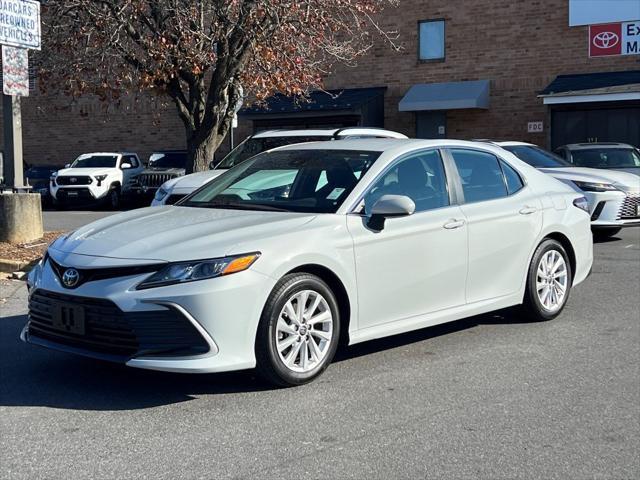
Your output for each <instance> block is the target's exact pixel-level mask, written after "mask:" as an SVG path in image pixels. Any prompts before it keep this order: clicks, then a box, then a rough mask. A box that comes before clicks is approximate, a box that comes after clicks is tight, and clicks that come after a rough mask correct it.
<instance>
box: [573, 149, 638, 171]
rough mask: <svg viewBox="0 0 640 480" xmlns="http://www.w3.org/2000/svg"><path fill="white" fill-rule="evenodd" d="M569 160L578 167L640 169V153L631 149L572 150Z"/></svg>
mask: <svg viewBox="0 0 640 480" xmlns="http://www.w3.org/2000/svg"><path fill="white" fill-rule="evenodd" d="M571 158H572V160H573V163H574V165H576V166H578V167H592V168H633V167H640V153H638V151H637V150H634V149H631V148H601V149H596V148H593V149H585V150H573V151H572V152H571Z"/></svg>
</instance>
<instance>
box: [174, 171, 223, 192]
mask: <svg viewBox="0 0 640 480" xmlns="http://www.w3.org/2000/svg"><path fill="white" fill-rule="evenodd" d="M224 172H226V170H207V171H206V172H197V173H192V174H190V175H185V176H184V177H179V178H176V179H173V180H169V181H168V182H166V183H165V184H164V185H163V187H164V188H170V189H177V188H179V189H185V190H189V191H193V190H195V189H196V188H200V187H201V186H202V185H204V184H205V183H207V182H208V181H209V180H213V179H214V178H216V177H219V176H220V175H222V174H223V173H224Z"/></svg>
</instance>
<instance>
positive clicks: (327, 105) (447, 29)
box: [0, 0, 640, 164]
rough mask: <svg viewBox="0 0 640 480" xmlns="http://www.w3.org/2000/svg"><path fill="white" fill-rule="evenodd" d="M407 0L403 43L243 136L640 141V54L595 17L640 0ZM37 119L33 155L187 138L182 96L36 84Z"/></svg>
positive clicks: (27, 124) (260, 116)
mask: <svg viewBox="0 0 640 480" xmlns="http://www.w3.org/2000/svg"><path fill="white" fill-rule="evenodd" d="M400 3H401V6H400V7H399V8H397V9H390V10H387V11H386V12H385V15H384V17H383V20H382V24H383V26H384V27H385V28H386V29H388V30H396V31H397V32H398V35H399V36H398V38H397V40H396V41H395V42H396V44H398V45H400V46H401V47H402V50H401V51H399V52H396V51H393V50H392V49H391V48H390V47H389V45H388V44H387V43H385V41H383V40H382V39H379V40H377V41H376V44H375V45H374V47H373V48H372V50H371V51H370V52H369V54H368V55H367V56H366V57H364V58H362V59H361V60H360V61H359V63H358V65H357V66H356V67H344V66H342V67H338V68H337V69H336V71H335V72H334V73H333V74H332V75H331V76H330V77H329V78H327V79H326V87H327V89H333V90H335V92H334V93H335V95H333V96H328V95H326V94H323V93H315V94H314V95H313V96H312V100H313V101H312V102H311V103H307V104H304V103H303V104H298V103H296V102H291V101H290V100H287V99H282V98H274V99H272V100H271V102H270V104H271V108H270V109H268V110H257V109H255V108H247V109H245V110H243V111H242V112H241V115H240V122H239V123H240V124H239V128H237V129H236V130H235V132H234V133H235V135H234V136H235V140H236V143H237V141H238V140H242V139H243V138H244V137H246V136H247V135H248V134H250V133H252V132H253V131H256V130H261V129H265V128H278V127H279V128H284V127H286V128H292V127H297V128H305V127H309V126H348V125H367V126H384V127H385V128H390V129H393V130H398V131H401V132H403V133H406V134H407V135H409V136H412V137H414V136H418V137H422V138H434V137H450V138H465V139H469V138H494V139H517V140H524V141H529V142H533V143H537V144H540V145H544V146H546V147H555V146H557V145H558V144H560V143H565V142H568V141H596V140H598V141H607V140H612V141H627V142H631V143H635V144H640V55H637V54H629V55H605V56H598V57H590V55H589V47H588V45H589V43H590V40H592V39H591V37H590V36H589V27H588V26H587V25H585V24H584V23H605V22H614V21H615V22H618V25H619V22H620V21H627V20H640V2H638V1H637V0H613V1H610V2H609V5H611V4H618V6H621V9H622V10H623V11H624V12H623V16H622V17H620V18H617V17H615V15H616V14H617V10H616V9H615V8H611V9H606V10H605V9H603V8H602V3H603V2H598V1H595V2H594V1H590V2H584V1H582V0H532V1H527V2H520V1H518V2H514V1H511V0H456V1H451V0H401V2H400ZM594 3H595V4H600V5H599V6H596V7H593V4H594ZM589 4H591V5H592V6H591V7H589V8H590V9H591V10H589V11H587V10H588V9H587V5H589ZM636 5H637V7H636ZM570 6H571V9H570ZM594 8H595V10H594ZM636 9H637V12H636ZM636 13H637V16H636ZM611 15H614V16H613V17H611ZM583 17H584V18H587V20H583V21H582V22H581V21H580V18H583ZM600 17H601V18H602V20H600ZM634 17H635V18H634ZM576 18H577V19H578V20H575V19H576ZM570 23H571V24H573V25H575V26H570ZM637 25H638V28H639V29H640V21H639V22H637ZM629 31H630V32H631V30H629ZM634 31H635V30H634ZM639 31H640V30H639ZM637 38H638V39H639V43H640V34H638V37H637ZM634 48H635V47H634ZM592 53H593V52H592ZM605 53H607V52H605ZM631 53H634V52H633V51H632V52H631ZM639 53H640V52H639ZM558 77H559V78H558ZM340 92H344V93H342V94H340ZM541 94H542V95H541ZM23 123H24V126H23V129H24V145H25V161H27V162H28V163H57V164H63V163H66V162H68V161H70V160H71V159H73V158H74V157H75V156H76V155H77V154H79V153H81V152H86V151H93V150H112V149H128V150H133V151H137V152H138V153H139V154H141V155H142V156H145V157H146V156H147V155H148V154H149V153H150V152H151V151H152V150H154V149H169V148H181V147H183V146H184V131H183V127H182V124H181V122H180V121H179V119H178V118H177V115H176V114H175V112H174V111H173V107H172V106H171V105H168V106H167V105H161V104H159V103H154V102H152V101H149V100H140V101H137V102H136V101H133V100H131V101H127V100H124V101H123V102H122V103H121V104H120V105H113V106H110V107H109V109H108V110H107V111H105V110H103V108H102V107H101V106H100V104H99V103H98V102H97V101H94V100H92V99H82V100H81V101H78V102H71V101H70V100H69V99H67V98H64V97H57V96H56V97H52V96H44V95H41V94H34V95H33V96H32V97H29V98H27V99H24V101H23ZM0 135H1V129H0ZM0 144H1V140H0ZM224 150H225V149H223V151H224ZM221 153H222V152H221Z"/></svg>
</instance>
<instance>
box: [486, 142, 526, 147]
mask: <svg viewBox="0 0 640 480" xmlns="http://www.w3.org/2000/svg"><path fill="white" fill-rule="evenodd" d="M492 143H493V144H494V145H498V146H499V147H537V145H535V144H533V143H528V142H516V141H507V142H492Z"/></svg>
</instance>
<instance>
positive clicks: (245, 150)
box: [215, 135, 331, 169]
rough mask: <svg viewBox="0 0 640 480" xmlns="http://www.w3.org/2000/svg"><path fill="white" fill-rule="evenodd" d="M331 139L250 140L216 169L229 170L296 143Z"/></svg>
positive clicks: (288, 138)
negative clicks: (269, 151)
mask: <svg viewBox="0 0 640 480" xmlns="http://www.w3.org/2000/svg"><path fill="white" fill-rule="evenodd" d="M329 138H331V137H327V136H324V137H323V136H318V135H317V136H311V135H310V136H300V137H298V136H291V137H270V138H248V139H246V140H245V141H244V142H242V143H241V144H240V145H238V146H237V147H236V148H234V149H233V150H232V151H231V152H229V154H228V155H227V156H226V157H224V158H223V159H222V161H221V162H220V163H219V164H218V165H216V167H215V168H216V169H228V168H231V167H233V166H235V165H238V164H239V163H241V162H244V161H245V160H246V159H247V158H251V157H253V156H254V155H257V154H259V153H262V152H265V151H267V150H271V149H272V148H276V147H283V146H285V145H292V144H294V143H304V142H317V141H322V140H328V139H329Z"/></svg>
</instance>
